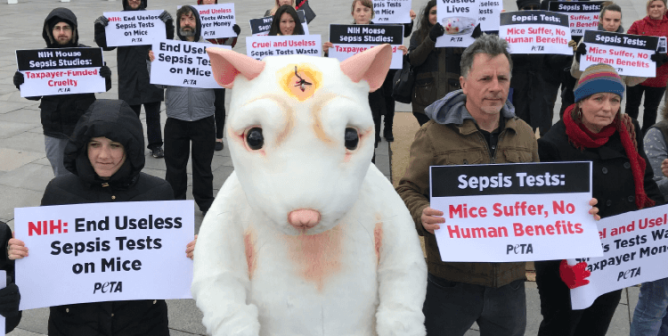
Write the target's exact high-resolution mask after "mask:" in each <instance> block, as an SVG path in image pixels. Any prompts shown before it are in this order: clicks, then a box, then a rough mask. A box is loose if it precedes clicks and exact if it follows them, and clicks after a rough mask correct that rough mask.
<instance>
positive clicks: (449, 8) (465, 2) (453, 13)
mask: <svg viewBox="0 0 668 336" xmlns="http://www.w3.org/2000/svg"><path fill="white" fill-rule="evenodd" d="M479 2H480V0H439V1H437V2H436V3H437V5H436V8H437V9H436V16H437V20H438V22H440V23H441V25H442V26H443V28H445V34H443V36H441V37H439V38H437V39H436V47H437V48H444V47H460V48H466V47H468V46H469V45H471V43H473V41H474V40H475V39H474V38H473V37H471V34H472V33H473V29H474V28H475V26H476V25H477V24H478V18H479V17H480V14H479V11H478V7H479V5H478V3H479Z"/></svg>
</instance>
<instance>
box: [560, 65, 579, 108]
mask: <svg viewBox="0 0 668 336" xmlns="http://www.w3.org/2000/svg"><path fill="white" fill-rule="evenodd" d="M577 82H578V80H577V79H575V78H573V76H570V74H569V75H568V76H564V79H563V81H562V82H561V110H559V117H560V119H563V118H564V111H566V109H567V108H568V107H569V106H571V105H573V103H575V94H574V93H573V89H575V85H576V84H577Z"/></svg>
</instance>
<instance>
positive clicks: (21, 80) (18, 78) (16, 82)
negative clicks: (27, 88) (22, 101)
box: [14, 71, 25, 90]
mask: <svg viewBox="0 0 668 336" xmlns="http://www.w3.org/2000/svg"><path fill="white" fill-rule="evenodd" d="M23 83H25V78H24V77H23V74H22V73H21V72H19V71H17V72H16V73H15V74H14V86H16V88H17V89H19V90H20V89H21V84H23Z"/></svg>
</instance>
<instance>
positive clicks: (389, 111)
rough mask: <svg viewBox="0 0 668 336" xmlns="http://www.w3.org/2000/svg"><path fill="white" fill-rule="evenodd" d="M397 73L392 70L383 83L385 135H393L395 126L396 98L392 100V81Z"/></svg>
mask: <svg viewBox="0 0 668 336" xmlns="http://www.w3.org/2000/svg"><path fill="white" fill-rule="evenodd" d="M396 72H397V70H390V71H389V72H388V73H387V77H385V81H384V82H383V99H384V101H385V111H384V113H383V115H385V119H384V121H383V125H384V126H385V128H384V129H383V134H384V135H385V134H392V125H393V124H394V109H395V101H394V98H392V81H393V79H394V74H395V73H396Z"/></svg>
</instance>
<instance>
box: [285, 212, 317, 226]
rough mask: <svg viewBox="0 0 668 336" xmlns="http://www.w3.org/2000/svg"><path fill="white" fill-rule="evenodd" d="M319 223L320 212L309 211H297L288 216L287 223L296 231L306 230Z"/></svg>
mask: <svg viewBox="0 0 668 336" xmlns="http://www.w3.org/2000/svg"><path fill="white" fill-rule="evenodd" d="M319 222H320V212H318V211H315V210H310V209H299V210H294V211H291V212H290V213H289V214H288V223H290V225H292V226H293V227H294V228H295V229H297V230H308V229H310V228H312V227H314V226H316V225H317V224H318V223H319Z"/></svg>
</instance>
